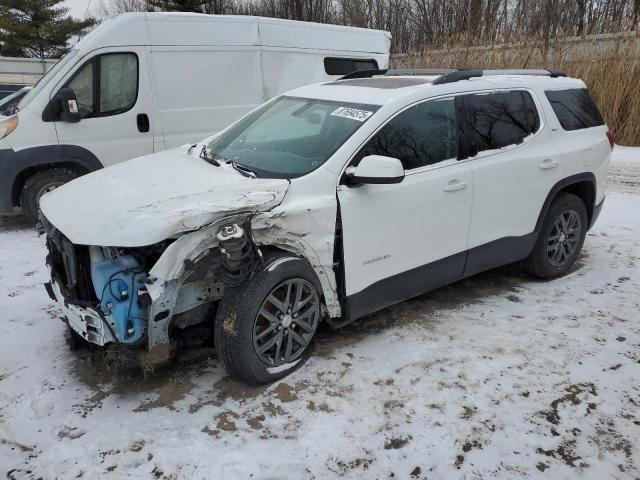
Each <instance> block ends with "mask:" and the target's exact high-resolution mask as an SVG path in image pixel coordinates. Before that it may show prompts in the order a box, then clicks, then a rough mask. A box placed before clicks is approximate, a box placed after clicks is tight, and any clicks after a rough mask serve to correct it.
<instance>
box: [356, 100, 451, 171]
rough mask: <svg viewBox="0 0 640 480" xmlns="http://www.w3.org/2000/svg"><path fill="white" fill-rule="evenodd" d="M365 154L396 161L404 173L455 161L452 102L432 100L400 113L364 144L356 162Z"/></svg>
mask: <svg viewBox="0 0 640 480" xmlns="http://www.w3.org/2000/svg"><path fill="white" fill-rule="evenodd" d="M367 155H384V156H387V157H394V158H398V159H399V160H400V161H401V162H402V165H403V166H404V168H405V170H411V169H413V168H419V167H423V166H425V165H431V164H434V163H438V162H441V161H443V160H447V159H451V158H457V156H458V138H457V126H456V112H455V106H454V100H453V99H452V98H447V99H443V100H431V101H427V102H424V103H421V104H419V105H416V106H414V107H411V108H409V109H408V110H405V111H404V112H402V113H400V114H399V115H397V116H396V117H394V118H393V119H391V120H390V121H389V122H388V123H387V124H386V125H385V126H384V127H382V129H381V130H380V131H378V133H376V134H375V136H374V137H373V138H371V140H369V142H367V144H366V145H365V146H364V147H363V148H362V150H360V152H359V153H358V155H357V157H356V162H359V161H360V160H361V159H362V158H364V157H366V156H367Z"/></svg>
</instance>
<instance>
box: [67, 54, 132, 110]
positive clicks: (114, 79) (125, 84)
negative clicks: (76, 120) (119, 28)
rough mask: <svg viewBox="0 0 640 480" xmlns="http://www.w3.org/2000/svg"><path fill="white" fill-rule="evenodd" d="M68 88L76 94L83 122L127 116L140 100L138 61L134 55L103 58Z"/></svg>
mask: <svg viewBox="0 0 640 480" xmlns="http://www.w3.org/2000/svg"><path fill="white" fill-rule="evenodd" d="M67 86H68V87H69V88H71V89H72V90H73V91H74V92H75V94H76V99H77V101H78V109H79V110H80V114H81V115H82V118H89V117H101V116H107V115H117V114H118V113H123V112H126V111H127V110H129V109H131V108H132V107H133V105H134V104H135V103H136V99H137V97H138V57H136V55H135V54H133V53H108V54H105V55H99V56H98V57H95V58H93V59H92V60H91V61H90V62H88V63H86V64H85V65H84V66H83V67H81V68H80V70H78V71H77V72H76V73H75V74H74V76H73V77H72V78H71V80H70V81H69V82H67Z"/></svg>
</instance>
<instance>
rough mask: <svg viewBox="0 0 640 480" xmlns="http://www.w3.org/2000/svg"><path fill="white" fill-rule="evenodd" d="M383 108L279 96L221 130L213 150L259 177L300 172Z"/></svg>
mask: <svg viewBox="0 0 640 480" xmlns="http://www.w3.org/2000/svg"><path fill="white" fill-rule="evenodd" d="M378 108H379V107H378V106H375V105H362V104H355V103H346V102H335V101H328V100H317V99H311V98H295V97H280V98H278V99H276V100H274V101H272V102H269V103H267V104H265V105H263V106H262V107H260V108H259V109H258V110H256V111H254V112H253V113H251V114H249V115H248V116H246V117H245V118H243V119H242V120H240V121H239V122H238V123H237V124H235V125H234V126H232V127H231V128H230V129H228V130H227V131H225V132H223V133H222V134H220V135H219V136H217V137H216V138H215V139H214V140H213V141H212V142H211V143H210V144H209V146H208V150H209V151H208V154H209V155H210V156H211V157H213V158H214V159H215V160H217V161H219V162H224V161H231V162H233V163H234V164H236V165H238V166H240V167H245V168H247V169H249V170H251V171H253V172H255V173H256V174H257V175H258V176H259V177H266V178H295V177H300V176H302V175H305V174H307V173H309V172H311V171H312V170H315V169H316V168H318V167H319V166H320V165H322V164H323V163H324V162H326V161H327V160H328V159H329V157H331V155H333V153H334V152H335V151H336V150H337V149H338V148H339V147H340V146H341V145H342V144H343V143H344V142H345V141H346V140H347V139H348V138H349V137H350V136H351V135H353V133H354V132H355V131H356V130H357V129H358V128H360V127H361V126H362V125H363V124H364V122H366V121H367V120H368V119H369V117H371V115H373V113H374V112H375V111H376V110H378Z"/></svg>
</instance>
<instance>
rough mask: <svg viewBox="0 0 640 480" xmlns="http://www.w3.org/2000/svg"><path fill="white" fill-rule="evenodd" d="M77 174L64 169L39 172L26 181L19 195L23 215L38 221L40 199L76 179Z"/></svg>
mask: <svg viewBox="0 0 640 480" xmlns="http://www.w3.org/2000/svg"><path fill="white" fill-rule="evenodd" d="M77 177H78V174H77V173H75V172H73V171H71V170H68V169H66V168H50V169H47V170H41V171H39V172H38V173H36V174H34V175H32V176H31V177H29V178H28V179H27V181H26V182H25V184H24V187H23V188H22V193H21V195H20V206H21V207H22V211H23V213H24V215H25V216H26V217H27V218H28V219H29V220H30V221H32V222H34V223H35V222H36V221H38V208H39V207H38V205H39V204H40V198H42V196H43V195H44V194H45V193H49V192H51V191H53V190H55V189H56V188H58V187H60V186H62V185H64V184H65V183H67V182H70V181H71V180H73V179H74V178H77Z"/></svg>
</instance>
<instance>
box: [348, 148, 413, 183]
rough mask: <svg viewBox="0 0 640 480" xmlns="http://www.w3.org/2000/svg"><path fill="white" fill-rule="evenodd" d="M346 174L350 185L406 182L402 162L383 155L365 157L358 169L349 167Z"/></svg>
mask: <svg viewBox="0 0 640 480" xmlns="http://www.w3.org/2000/svg"><path fill="white" fill-rule="evenodd" d="M345 173H346V177H347V183H348V184H350V185H362V184H389V183H400V182H401V181H402V180H404V167H403V166H402V162H401V161H400V160H398V159H397V158H393V157H384V156H382V155H369V156H367V157H364V158H363V159H362V160H360V163H359V164H358V166H357V167H353V166H352V167H349V168H347V170H346V172H345Z"/></svg>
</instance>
